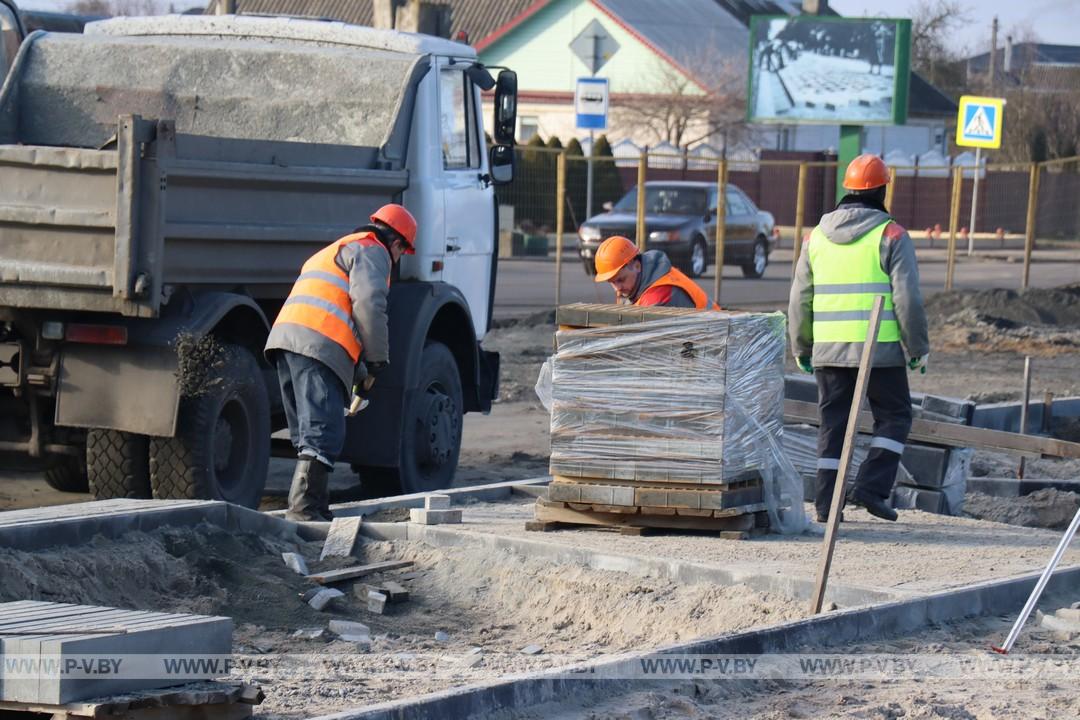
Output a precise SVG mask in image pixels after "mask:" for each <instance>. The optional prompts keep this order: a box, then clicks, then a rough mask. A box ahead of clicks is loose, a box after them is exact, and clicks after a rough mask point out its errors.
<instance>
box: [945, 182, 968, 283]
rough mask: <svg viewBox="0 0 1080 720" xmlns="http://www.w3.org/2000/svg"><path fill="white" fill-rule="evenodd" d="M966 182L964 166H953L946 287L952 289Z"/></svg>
mask: <svg viewBox="0 0 1080 720" xmlns="http://www.w3.org/2000/svg"><path fill="white" fill-rule="evenodd" d="M963 182H964V168H962V167H957V168H953V185H952V204H951V206H950V208H949V250H948V253H949V254H948V260H947V262H946V263H945V289H946V290H952V286H953V274H954V273H955V272H956V231H957V227H958V226H959V224H960V187H961V185H962V184H963Z"/></svg>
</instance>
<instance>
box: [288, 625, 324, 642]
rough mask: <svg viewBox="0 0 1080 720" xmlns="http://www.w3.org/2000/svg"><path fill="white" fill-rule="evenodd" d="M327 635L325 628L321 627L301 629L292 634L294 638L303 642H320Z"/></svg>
mask: <svg viewBox="0 0 1080 720" xmlns="http://www.w3.org/2000/svg"><path fill="white" fill-rule="evenodd" d="M325 633H326V630H325V629H324V628H321V627H309V628H300V629H299V630H297V631H296V632H294V633H293V634H292V636H293V637H294V638H299V639H301V640H319V639H321V638H322V636H323V635H324V634H325Z"/></svg>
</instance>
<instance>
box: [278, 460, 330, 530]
mask: <svg viewBox="0 0 1080 720" xmlns="http://www.w3.org/2000/svg"><path fill="white" fill-rule="evenodd" d="M327 495H328V493H327V477H326V466H325V465H323V464H322V463H321V462H319V461H318V460H315V459H314V458H310V457H307V456H306V455H304V456H301V457H300V458H298V459H297V461H296V471H295V472H293V478H292V486H291V487H290V488H289V510H288V512H286V513H285V519H286V520H292V521H293V522H320V521H322V520H323V514H322V508H323V507H324V505H328V504H329V500H328V498H327Z"/></svg>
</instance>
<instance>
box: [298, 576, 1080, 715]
mask: <svg viewBox="0 0 1080 720" xmlns="http://www.w3.org/2000/svg"><path fill="white" fill-rule="evenodd" d="M1038 576H1039V574H1038V573H1032V574H1029V575H1023V576H1019V577H1015V578H1010V579H1008V580H1000V581H992V582H985V583H978V584H975V585H969V586H966V587H962V588H957V589H953V590H946V591H943V592H939V593H934V594H931V595H926V596H923V597H918V598H914V599H911V600H903V601H897V602H891V603H886V604H883V605H877V606H873V607H867V608H858V609H852V610H843V611H839V612H833V613H828V614H826V615H823V616H818V617H813V618H808V619H805V620H795V621H792V622H787V623H781V624H777V625H771V626H768V627H764V628H757V629H754V630H747V631H745V632H741V633H736V634H734V635H721V636H717V637H712V638H706V639H702V640H696V641H693V642H689V643H683V644H679V645H669V646H667V647H664V648H659V649H657V650H655V651H651V652H647V653H634V654H628V655H624V656H620V657H619V658H617V659H603V660H594V661H589V662H586V663H580V664H577V665H572V666H567V667H563V668H558V669H555V670H548V671H544V672H542V673H536V674H532V675H517V676H511V677H506V678H500V679H499V680H495V681H492V682H488V683H480V684H475V685H467V686H464V687H460V688H453V689H451V690H444V691H442V692H437V693H431V694H429V695H425V696H423V697H420V698H411V699H406V700H397V701H391V702H385V703H378V704H376V705H369V706H366V707H359V708H356V709H354V710H348V711H345V712H341V713H335V714H332V715H323V716H319V717H318V718H316V719H315V720H360V719H363V720H430V719H431V718H446V717H453V718H466V717H477V716H483V715H485V714H488V713H493V712H498V711H503V712H506V711H510V710H523V709H525V708H530V707H533V706H536V705H541V704H544V703H548V702H554V701H558V700H565V699H566V698H568V697H573V698H575V700H577V701H579V702H581V701H584V700H587V699H588V698H589V697H598V696H601V695H606V694H610V693H613V692H618V691H620V690H622V689H624V688H627V687H629V686H630V685H631V683H630V682H627V681H619V680H615V681H612V680H604V679H598V678H597V676H603V675H604V674H617V668H618V665H619V664H620V663H624V662H632V663H637V662H639V661H640V660H641V659H642V658H646V657H651V656H655V655H660V654H670V653H679V654H683V653H700V654H712V655H725V654H760V653H769V652H791V651H794V650H797V649H820V648H826V647H830V646H836V645H839V644H843V643H852V642H865V641H868V640H879V639H884V638H889V637H896V636H899V635H903V634H906V633H910V632H911V631H913V630H918V629H921V628H923V627H926V626H927V625H931V624H934V623H940V622H947V621H951V620H959V619H962V618H965V617H973V616H978V615H986V614H991V613H995V614H996V613H1004V612H1010V611H1013V610H1015V609H1018V608H1019V607H1020V606H1021V605H1022V604H1023V602H1024V601H1025V600H1026V598H1027V596H1028V594H1029V593H1030V592H1031V589H1032V587H1034V585H1035V583H1036V581H1037V580H1038ZM1077 589H1080V566H1074V567H1070V568H1066V569H1063V570H1059V571H1058V572H1057V573H1056V574H1055V575H1054V576H1053V577H1052V578H1051V580H1050V583H1049V584H1048V586H1047V592H1060V591H1063V590H1068V591H1073V592H1075V591H1076V590H1077ZM571 671H574V672H577V673H580V674H581V675H582V676H583V677H582V679H578V678H573V679H569V678H566V677H562V676H564V675H565V674H567V673H568V672H571ZM638 686H640V683H638Z"/></svg>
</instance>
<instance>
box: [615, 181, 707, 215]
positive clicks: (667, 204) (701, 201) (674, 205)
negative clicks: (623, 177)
mask: <svg viewBox="0 0 1080 720" xmlns="http://www.w3.org/2000/svg"><path fill="white" fill-rule="evenodd" d="M705 202H706V200H705V190H704V188H690V187H646V188H645V213H646V214H647V215H704V214H705ZM615 210H616V211H618V212H627V213H635V212H637V188H634V189H633V190H631V191H630V192H628V193H627V194H626V195H624V196H623V199H622V200H620V201H619V203H618V204H617V205H616V206H615Z"/></svg>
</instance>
